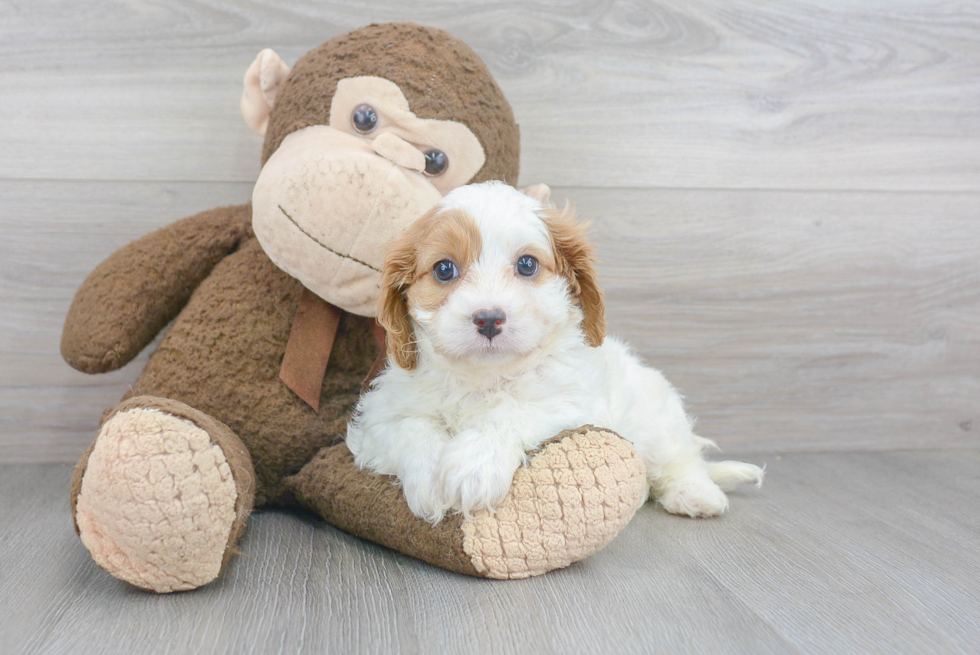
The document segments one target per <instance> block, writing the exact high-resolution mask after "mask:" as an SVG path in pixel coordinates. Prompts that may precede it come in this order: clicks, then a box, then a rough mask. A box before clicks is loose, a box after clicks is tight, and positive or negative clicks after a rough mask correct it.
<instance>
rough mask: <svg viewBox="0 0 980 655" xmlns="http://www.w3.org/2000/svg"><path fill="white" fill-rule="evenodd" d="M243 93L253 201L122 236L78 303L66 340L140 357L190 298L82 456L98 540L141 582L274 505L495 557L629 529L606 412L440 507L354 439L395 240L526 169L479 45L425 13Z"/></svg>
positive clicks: (389, 541)
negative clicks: (436, 511) (498, 478)
mask: <svg viewBox="0 0 980 655" xmlns="http://www.w3.org/2000/svg"><path fill="white" fill-rule="evenodd" d="M242 113H243V116H244V117H245V120H246V121H247V122H248V123H249V125H250V126H251V127H252V128H253V129H255V131H257V132H258V133H260V134H263V135H264V136H265V142H264V146H263V151H262V162H263V168H262V171H261V173H260V175H259V178H258V181H257V182H256V184H255V187H254V191H253V195H252V202H251V203H249V204H245V205H240V206H233V207H222V208H218V209H212V210H209V211H205V212H202V213H200V214H197V215H196V216H192V217H190V218H186V219H183V220H181V221H177V222H176V223H173V224H171V225H168V226H166V227H164V228H162V229H160V230H158V231H157V232H154V233H152V234H149V235H147V236H145V237H143V238H141V239H139V240H137V241H135V242H133V243H131V244H129V245H128V246H126V247H124V248H122V249H120V250H118V251H117V252H115V253H113V254H112V255H110V256H109V258H108V259H106V260H105V261H104V262H103V263H102V264H100V265H99V266H98V267H97V268H96V269H95V270H94V271H93V272H92V273H91V274H90V275H89V276H88V278H87V279H86V280H85V282H84V283H83V284H82V286H81V288H80V289H79V290H78V293H77V294H76V296H75V299H74V301H73V303H72V305H71V308H70V310H69V312H68V316H67V319H66V321H65V328H64V333H63V337H62V343H61V350H62V354H63V356H64V358H65V360H66V361H67V362H68V363H69V364H70V365H71V366H73V367H74V368H76V369H78V370H80V371H83V372H85V373H104V372H107V371H111V370H114V369H117V368H119V367H121V366H123V365H125V364H126V363H127V362H129V361H130V360H132V359H133V357H135V356H136V355H137V354H138V353H139V352H140V350H142V349H143V348H144V347H145V346H146V345H147V344H149V343H150V342H151V341H152V340H153V339H154V337H155V335H156V334H157V333H158V332H160V331H161V330H162V329H163V328H164V326H166V325H167V324H168V323H170V322H171V321H173V323H172V325H171V326H170V328H169V329H168V330H167V332H166V334H165V336H164V338H163V340H162V342H161V343H160V346H159V347H158V349H157V350H156V352H154V353H153V355H152V356H151V357H150V359H149V361H148V363H147V364H146V367H145V369H144V370H143V372H142V374H141V375H140V377H139V379H138V380H137V382H136V383H135V384H134V385H133V387H132V389H131V391H130V392H129V393H127V394H126V396H125V397H124V398H123V400H122V402H121V403H120V404H119V405H117V406H116V407H114V408H111V409H109V410H107V411H106V412H105V413H104V415H103V417H102V422H101V427H100V429H99V431H98V434H97V436H96V438H95V441H94V442H93V443H92V445H91V446H90V447H89V448H88V450H87V451H86V452H85V453H84V455H83V456H82V458H81V461H79V463H78V465H77V467H76V469H75V472H74V475H73V479H72V488H71V508H72V515H73V518H74V522H75V529H76V531H77V532H78V534H79V536H80V537H81V540H82V542H83V543H84V545H85V547H86V548H87V549H88V551H89V553H90V554H91V556H92V558H93V559H94V560H95V562H96V563H97V564H98V565H99V566H101V567H102V568H104V569H106V570H107V571H108V572H109V573H111V574H112V575H114V576H116V577H117V578H119V579H121V580H124V581H126V582H128V583H131V584H133V585H136V586H138V587H141V588H143V589H148V590H152V591H155V592H171V591H178V590H185V589H193V588H196V587H199V586H201V585H204V584H207V583H208V582H211V581H212V580H214V579H215V578H216V577H217V576H218V575H219V574H220V572H221V570H222V569H223V568H224V566H225V565H226V564H227V563H228V561H229V559H230V557H231V555H232V554H233V553H234V552H235V544H236V542H237V541H238V540H239V538H240V537H241V536H242V533H243V532H244V529H245V522H246V518H247V517H248V515H249V513H250V512H251V511H252V510H253V509H255V508H260V507H268V506H289V505H298V506H302V507H305V508H308V509H310V510H312V511H314V512H316V513H317V514H319V515H320V516H322V517H323V518H324V519H325V520H326V521H328V522H330V523H332V524H334V525H336V526H338V527H340V528H341V529H344V530H347V531H349V532H351V533H353V534H356V535H359V536H362V537H364V538H367V539H370V540H372V541H375V542H377V543H380V544H384V545H386V546H388V547H391V548H394V549H397V550H399V551H401V552H403V553H406V554H408V555H411V556H414V557H417V558H420V559H422V560H425V561H427V562H430V563H432V564H435V565H437V566H441V567H444V568H447V569H451V570H454V571H459V572H461V573H466V574H469V575H475V576H483V577H492V578H521V577H527V576H530V575H537V574H541V573H544V572H546V571H549V570H552V569H555V568H559V567H562V566H567V565H568V564H570V563H572V562H574V561H577V560H579V559H582V558H583V557H586V556H588V555H590V554H591V553H593V552H595V551H597V550H598V549H599V548H601V547H602V546H604V545H605V544H606V543H608V542H609V541H610V540H611V539H612V538H613V537H614V536H615V535H616V534H617V533H618V532H619V531H620V530H621V529H622V528H623V527H624V526H625V525H626V523H627V522H628V521H629V520H630V518H632V516H633V513H634V512H635V510H636V508H637V507H638V506H639V505H640V503H641V502H642V501H643V499H644V495H645V483H644V475H643V469H642V464H641V463H640V461H639V458H638V457H637V455H636V453H635V452H634V451H633V449H632V446H631V445H630V444H629V443H628V442H626V441H625V440H623V439H621V438H620V437H618V436H617V435H615V434H611V433H609V432H607V431H604V430H601V429H596V428H592V427H591V426H585V427H583V428H580V429H578V430H574V431H570V432H567V433H563V434H561V435H557V436H556V437H555V438H554V439H552V440H551V441H550V442H549V443H548V444H546V445H545V446H544V447H543V448H542V449H540V450H539V451H537V452H535V453H529V455H528V462H527V464H526V465H525V466H524V467H522V468H521V469H520V470H519V471H518V473H517V475H516V477H515V479H514V483H513V486H512V487H511V491H510V494H509V495H508V497H507V498H506V499H505V501H504V502H503V504H502V505H501V506H500V507H499V508H498V510H497V511H496V512H495V513H493V514H490V513H487V512H482V513H479V514H477V515H475V516H472V517H463V516H453V517H449V518H447V519H444V520H443V521H442V522H440V523H439V524H437V525H434V526H433V525H431V524H429V523H427V522H425V521H423V520H421V519H419V518H417V517H415V516H414V515H412V514H411V512H410V511H409V509H408V506H407V504H406V503H405V501H404V499H403V497H402V495H401V490H400V488H399V487H398V486H397V483H396V481H395V480H393V479H391V478H387V477H379V476H375V475H373V474H371V473H368V472H365V471H361V470H359V469H358V468H357V467H356V466H355V465H354V463H353V458H352V456H351V454H350V452H349V451H348V450H347V448H346V446H345V445H344V444H343V437H344V434H345V431H346V423H347V420H348V417H349V415H350V411H351V409H352V407H353V406H354V404H355V403H356V401H357V398H358V395H359V393H360V390H361V388H362V384H363V383H364V382H365V380H366V379H367V378H368V377H369V375H370V373H371V372H372V369H373V370H374V371H377V370H379V367H380V366H383V365H384V358H383V354H384V353H383V351H384V348H383V342H384V335H383V330H380V329H379V328H378V326H377V323H376V322H375V321H374V320H373V318H372V317H373V316H374V314H375V304H376V302H377V299H378V296H379V293H380V286H379V285H380V268H381V265H382V261H383V255H384V246H385V244H386V243H387V242H389V241H390V240H392V239H393V238H394V237H396V236H397V235H398V234H399V233H401V231H402V230H403V229H404V228H405V227H406V225H408V224H409V223H410V222H411V221H413V220H415V219H416V218H418V217H420V216H421V215H422V214H423V213H425V211H426V210H428V209H429V208H430V207H432V206H433V205H435V204H436V203H437V202H438V201H439V199H440V198H441V197H442V196H443V195H445V194H446V193H448V192H449V191H450V190H451V189H453V188H455V187H457V186H460V185H462V184H466V183H468V182H480V181H484V180H491V179H499V180H505V181H506V182H508V183H510V184H516V182H517V174H518V150H519V135H518V129H517V124H516V123H515V122H514V117H513V113H512V111H511V108H510V106H509V105H508V103H507V100H506V99H505V98H504V96H503V94H502V92H501V91H500V89H499V88H498V86H497V84H496V82H495V81H494V80H493V78H492V77H491V75H490V73H489V71H488V70H487V68H486V66H485V65H484V64H483V62H482V61H481V60H480V59H479V57H477V55H476V54H475V53H474V52H473V51H472V50H471V49H470V48H469V47H467V46H466V45H465V44H463V43H462V42H460V41H459V40H457V39H455V38H454V37H452V36H450V35H449V34H447V33H446V32H443V31H441V30H436V29H431V28H426V27H421V26H418V25H413V24H389V25H372V26H369V27H366V28H363V29H359V30H356V31H354V32H351V33H349V34H346V35H343V36H340V37H337V38H334V39H332V40H330V41H327V42H326V43H324V44H323V45H321V46H320V47H318V48H315V49H314V50H312V51H310V52H309V53H307V54H306V55H304V56H303V57H302V58H300V60H299V61H298V62H297V63H296V65H295V66H294V67H293V68H292V69H290V68H289V67H288V66H287V65H286V64H285V63H284V62H283V61H282V60H281V59H280V58H279V57H278V56H277V55H276V54H275V53H274V52H272V51H271V50H264V51H262V52H261V53H260V54H259V56H258V58H257V59H256V60H255V62H254V63H253V64H252V66H251V68H249V70H248V72H247V73H246V76H245V92H244V95H243V97H242ZM534 193H537V194H546V193H547V189H546V187H544V186H543V185H539V186H538V187H536V188H535V189H534Z"/></svg>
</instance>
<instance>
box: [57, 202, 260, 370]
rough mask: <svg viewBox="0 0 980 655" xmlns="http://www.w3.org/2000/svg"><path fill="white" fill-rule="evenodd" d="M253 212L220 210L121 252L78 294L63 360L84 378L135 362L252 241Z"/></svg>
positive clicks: (64, 336)
mask: <svg viewBox="0 0 980 655" xmlns="http://www.w3.org/2000/svg"><path fill="white" fill-rule="evenodd" d="M251 214H252V212H251V206H250V205H248V204H245V205H236V206H232V207H219V208H216V209H211V210H208V211H205V212H201V213H200V214H197V215H195V216H191V217H189V218H185V219H183V220H180V221H177V222H176V223H172V224H170V225H168V226H166V227H164V228H161V229H159V230H157V231H156V232H153V233H151V234H148V235H146V236H145V237H142V238H140V239H138V240H136V241H134V242H132V243H130V244H129V245H128V246H125V247H123V248H120V249H119V250H117V251H116V252H114V253H112V254H111V255H109V257H108V258H107V259H106V260H105V261H103V262H102V263H101V264H99V265H98V266H97V267H96V268H95V270H94V271H92V272H91V273H90V274H89V276H88V277H87V278H86V279H85V281H84V282H83V283H82V286H81V288H79V290H78V292H77V293H76V294H75V299H74V300H73V301H72V304H71V308H70V309H69V310H68V316H67V318H66V319H65V328H64V332H63V333H62V335H61V355H62V357H64V358H65V361H66V362H68V363H69V364H70V365H71V366H72V367H74V368H76V369H78V370H79V371H82V372H85V373H105V372H107V371H112V370H115V369H117V368H120V367H122V366H124V365H125V364H126V363H128V362H129V361H130V360H132V359H133V358H134V357H135V356H136V355H137V354H138V353H139V352H140V351H141V350H142V349H143V348H145V347H146V345H147V344H149V343H150V341H152V340H153V337H155V336H156V334H157V333H158V332H159V331H160V330H161V329H163V327H164V326H165V325H166V324H167V323H168V322H169V321H170V320H171V319H173V318H174V317H175V316H176V315H177V314H178V313H179V312H180V310H181V309H182V308H183V306H184V305H185V303H187V300H188V299H189V298H190V296H191V293H193V291H194V289H196V288H197V286H198V285H199V284H200V283H201V282H202V281H203V280H204V278H206V277H207V276H208V274H209V273H210V272H211V270H212V269H213V268H214V266H215V265H216V264H217V263H218V262H219V261H221V260H222V259H223V258H224V257H225V256H226V255H228V254H229V253H231V252H233V251H234V250H235V249H236V248H237V247H238V244H239V243H240V242H241V241H242V240H243V239H245V238H247V237H249V236H250V235H251Z"/></svg>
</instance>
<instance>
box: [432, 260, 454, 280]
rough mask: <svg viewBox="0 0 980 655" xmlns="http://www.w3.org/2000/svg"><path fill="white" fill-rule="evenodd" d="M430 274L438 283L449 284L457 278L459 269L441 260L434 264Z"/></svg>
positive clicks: (448, 261)
mask: <svg viewBox="0 0 980 655" xmlns="http://www.w3.org/2000/svg"><path fill="white" fill-rule="evenodd" d="M432 274H433V275H435V276H436V279H437V280H439V281H440V282H449V281H450V280H455V279H456V278H458V277H459V269H457V268H456V264H454V263H452V262H451V261H450V260H448V259H443V260H442V261H441V262H436V265H435V266H433V267H432Z"/></svg>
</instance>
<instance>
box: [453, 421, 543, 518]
mask: <svg viewBox="0 0 980 655" xmlns="http://www.w3.org/2000/svg"><path fill="white" fill-rule="evenodd" d="M488 441H490V440H488V439H484V438H482V436H481V435H479V434H473V433H461V434H459V435H457V436H456V437H455V438H454V439H453V440H452V441H451V442H449V443H448V444H446V445H445V447H443V450H442V456H441V457H440V458H439V465H438V467H437V472H436V489H437V492H438V494H439V496H440V497H441V499H442V502H443V503H445V505H446V506H447V507H448V508H451V509H455V510H457V511H459V512H461V513H462V514H463V515H464V516H466V517H470V516H471V515H472V513H473V512H475V511H477V510H480V509H489V510H493V509H494V508H495V507H496V506H497V505H498V504H499V503H500V502H501V501H502V500H503V499H504V497H505V496H506V495H507V492H508V491H510V485H511V483H512V482H513V480H514V473H515V472H516V471H517V468H518V467H519V466H520V464H521V461H522V458H523V456H524V451H523V450H522V449H521V448H520V446H518V445H516V444H514V445H508V446H503V447H500V446H498V447H494V445H493V444H492V443H488Z"/></svg>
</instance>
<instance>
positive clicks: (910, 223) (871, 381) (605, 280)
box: [0, 181, 980, 461]
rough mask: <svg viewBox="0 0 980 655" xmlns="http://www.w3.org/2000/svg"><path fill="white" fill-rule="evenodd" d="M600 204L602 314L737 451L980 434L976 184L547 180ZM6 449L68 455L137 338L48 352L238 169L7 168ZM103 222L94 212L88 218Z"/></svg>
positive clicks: (1, 411)
mask: <svg viewBox="0 0 980 655" xmlns="http://www.w3.org/2000/svg"><path fill="white" fill-rule="evenodd" d="M554 193H555V197H556V198H559V199H561V198H565V197H567V198H569V199H572V200H574V201H575V202H576V203H577V206H578V210H579V214H580V215H581V217H583V218H588V219H592V220H593V224H594V239H595V240H596V242H597V244H598V247H599V254H600V257H601V258H602V260H603V262H602V264H601V265H600V281H601V283H602V284H603V286H604V287H605V289H606V295H607V305H608V306H607V311H608V314H609V328H610V333H611V334H615V335H617V336H620V337H622V338H624V339H626V340H627V341H628V342H630V343H631V344H633V345H634V346H635V347H636V348H637V349H638V350H639V352H640V353H641V354H642V355H643V356H644V357H645V359H646V360H647V361H648V362H649V363H650V364H651V365H654V366H657V367H658V368H661V369H663V370H664V372H665V373H666V374H667V376H668V378H669V379H670V380H671V381H672V382H674V384H675V385H677V386H678V388H679V389H680V390H681V391H682V392H683V393H684V394H685V396H686V397H687V403H688V407H689V409H690V410H691V411H692V413H694V414H695V415H696V416H698V417H699V423H698V428H699V431H700V432H701V433H702V434H704V435H705V436H707V437H710V438H714V439H716V440H717V441H718V443H719V444H720V445H722V446H723V447H724V448H725V449H726V450H728V451H732V452H741V453H745V452H753V451H771V450H774V449H782V450H785V451H814V450H818V451H819V450H833V449H842V450H867V449H887V448H895V447H926V448H929V447H977V446H980V401H978V398H980V264H978V263H977V255H976V253H977V252H980V215H978V214H977V207H978V206H980V194H928V193H904V194H893V193H870V192H861V193H835V192H775V191H711V190H702V191H684V190H623V189H574V188H556V189H555V190H554ZM0 194H2V195H3V197H4V198H6V199H7V203H8V207H10V208H12V212H13V213H12V216H16V220H12V219H8V218H3V217H0V230H3V231H4V233H5V234H6V235H7V237H6V239H5V240H4V241H2V242H0V302H2V307H3V311H2V312H0V330H2V335H3V341H2V342H0V461H73V460H74V459H75V458H76V457H77V456H78V455H79V454H80V453H81V451H82V450H83V449H84V448H85V447H86V446H87V445H88V443H89V441H90V440H91V438H92V435H94V432H95V429H96V427H97V421H98V418H99V416H100V415H101V412H102V410H103V409H104V408H106V407H110V406H113V405H115V403H116V402H117V400H118V398H119V397H120V396H121V395H122V394H123V393H124V392H125V391H126V390H127V388H128V386H129V385H130V384H132V383H133V382H134V381H135V380H136V377H137V376H138V375H139V372H140V370H142V367H143V364H144V363H145V361H146V356H147V353H148V352H151V351H152V349H153V348H154V347H155V345H151V346H150V348H149V349H148V350H147V351H146V353H144V354H143V355H141V356H140V357H139V358H137V360H136V361H135V362H133V363H131V364H130V365H128V366H127V367H125V368H124V369H123V370H121V371H118V372H115V373H112V374H109V375H104V376H87V375H84V374H81V373H78V372H76V371H73V370H72V369H70V368H69V367H68V366H67V365H66V364H65V363H64V362H63V361H62V359H61V356H60V354H59V351H58V343H59V339H60V333H61V326H62V322H63V320H64V315H65V312H66V311H67V308H68V305H69V303H70V302H71V298H72V295H73V294H74V292H75V289H76V288H77V286H78V285H79V284H80V283H81V280H82V279H84V277H85V275H87V274H88V272H89V271H90V270H91V269H92V268H93V267H94V266H95V265H96V264H97V263H98V262H99V261H101V260H102V259H103V258H105V257H106V256H107V255H108V254H109V253H110V252H112V251H113V250H114V249H116V248H118V247H120V246H122V245H123V244H125V243H126V242H128V241H129V240H131V239H134V238H136V237H138V236H140V235H142V234H145V233H146V232H149V231H151V230H152V229H155V228H156V227H159V226H162V225H164V224H166V223H168V222H170V221H171V220H174V219H176V218H179V217H181V216H184V215H187V214H191V213H194V212H196V211H198V210H203V209H207V208H209V207H212V206H215V205H221V204H229V203H235V202H243V201H244V200H246V199H247V198H248V196H249V185H247V184H239V183H226V184H217V183H210V184H189V183H131V182H98V183H96V182H40V181H34V182H28V181H6V182H4V181H0ZM93 226H94V227H93Z"/></svg>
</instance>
